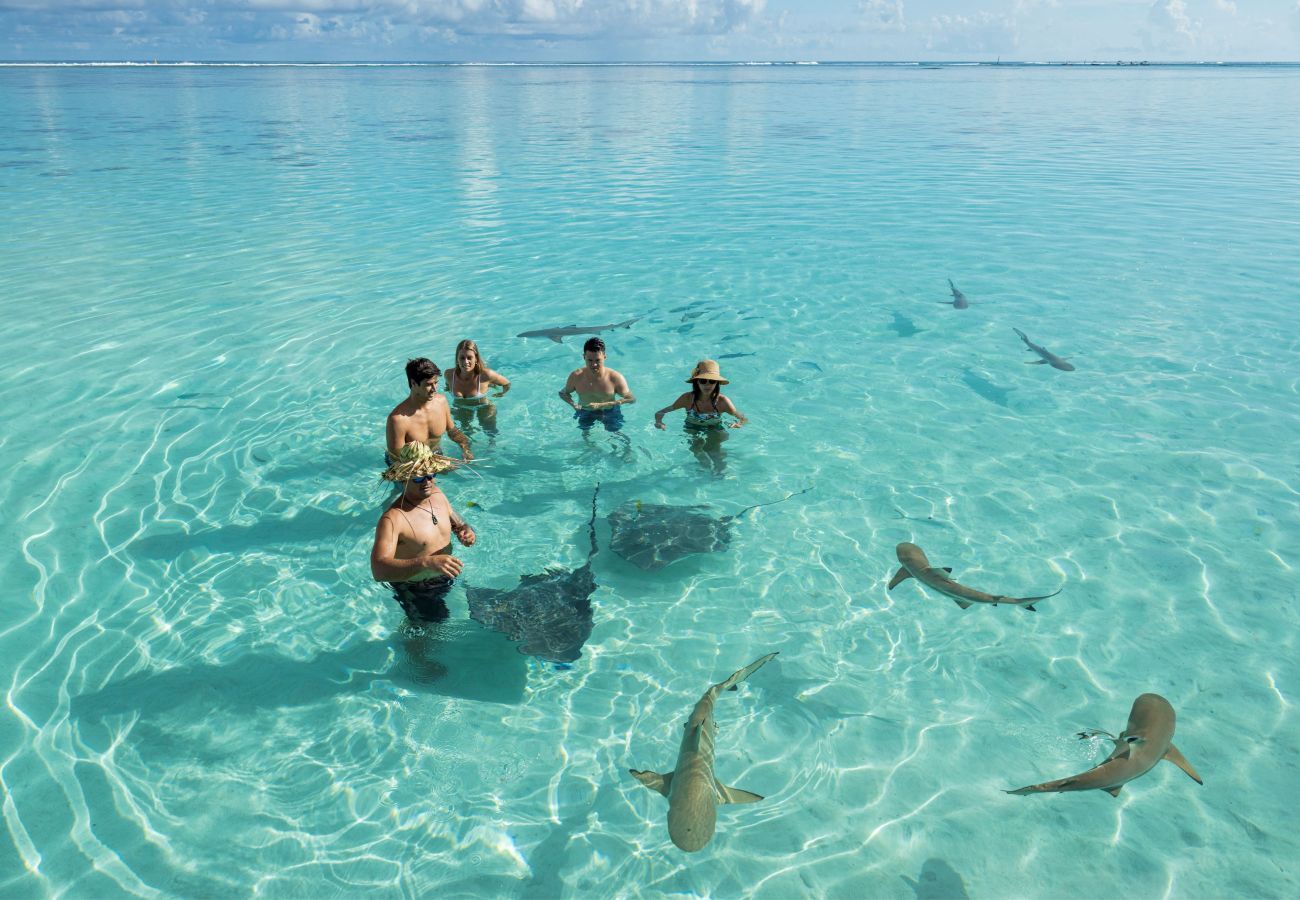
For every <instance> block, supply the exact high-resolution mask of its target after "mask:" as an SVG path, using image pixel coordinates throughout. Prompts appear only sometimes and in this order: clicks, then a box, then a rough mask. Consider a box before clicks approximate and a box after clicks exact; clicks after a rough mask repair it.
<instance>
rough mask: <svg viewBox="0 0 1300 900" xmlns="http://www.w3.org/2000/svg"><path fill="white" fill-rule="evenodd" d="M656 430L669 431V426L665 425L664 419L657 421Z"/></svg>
mask: <svg viewBox="0 0 1300 900" xmlns="http://www.w3.org/2000/svg"><path fill="white" fill-rule="evenodd" d="M655 428H658V429H659V430H660V431H667V430H668V426H667V425H665V424H664V420H663V419H655Z"/></svg>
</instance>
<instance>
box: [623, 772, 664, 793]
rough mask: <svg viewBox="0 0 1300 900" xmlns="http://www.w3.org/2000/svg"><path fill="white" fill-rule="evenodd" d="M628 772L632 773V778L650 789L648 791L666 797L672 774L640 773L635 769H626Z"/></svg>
mask: <svg viewBox="0 0 1300 900" xmlns="http://www.w3.org/2000/svg"><path fill="white" fill-rule="evenodd" d="M628 771H629V772H631V773H632V777H633V778H635V779H636V780H637V781H639V782H641V783H642V784H644V785H645V786H646V787H648V788H650V790H652V791H658V792H659V793H661V794H663V795H664V796H665V797H667V796H668V790H669V788H671V787H672V784H673V773H672V772H665V773H663V774H660V773H659V772H641V771H639V770H637V769H628Z"/></svg>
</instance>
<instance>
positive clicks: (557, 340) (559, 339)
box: [547, 334, 564, 344]
mask: <svg viewBox="0 0 1300 900" xmlns="http://www.w3.org/2000/svg"><path fill="white" fill-rule="evenodd" d="M547 337H548V338H550V339H551V340H553V341H555V343H557V344H563V343H564V338H562V337H560V336H559V335H558V334H548V335H547Z"/></svg>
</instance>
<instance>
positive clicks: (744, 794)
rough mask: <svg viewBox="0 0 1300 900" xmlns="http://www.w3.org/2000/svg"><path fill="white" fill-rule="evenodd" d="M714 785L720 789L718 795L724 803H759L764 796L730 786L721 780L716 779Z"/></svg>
mask: <svg viewBox="0 0 1300 900" xmlns="http://www.w3.org/2000/svg"><path fill="white" fill-rule="evenodd" d="M713 784H714V786H715V787H717V789H718V796H719V797H721V798H722V802H723V803H757V802H758V801H759V800H762V799H763V798H762V797H760V796H759V795H758V794H755V793H752V792H750V791H742V790H741V789H740V788H734V787H728V786H727V785H725V784H723V783H722V782H721V781H717V780H715V781H714V782H713Z"/></svg>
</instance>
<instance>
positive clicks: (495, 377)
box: [483, 369, 510, 397]
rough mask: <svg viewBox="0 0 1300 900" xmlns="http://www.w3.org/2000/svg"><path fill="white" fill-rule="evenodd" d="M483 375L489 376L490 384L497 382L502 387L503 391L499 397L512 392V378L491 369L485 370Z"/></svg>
mask: <svg viewBox="0 0 1300 900" xmlns="http://www.w3.org/2000/svg"><path fill="white" fill-rule="evenodd" d="M483 376H484V377H485V378H487V380H488V384H495V385H496V386H497V387H499V388H501V393H499V394H497V396H498V397H504V396H505V395H506V394H508V393H509V392H510V379H509V378H507V377H506V376H504V375H502V374H500V373H499V372H494V371H492V370H491V369H487V370H485V371H484V372H483Z"/></svg>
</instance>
